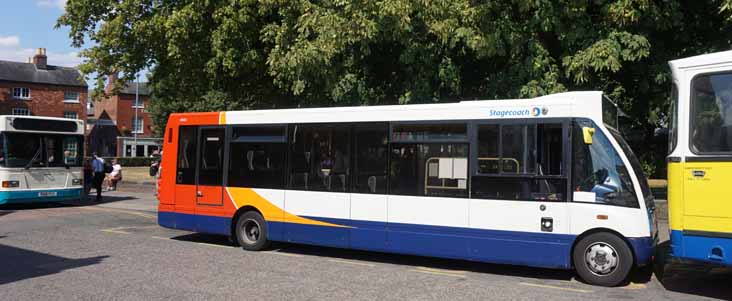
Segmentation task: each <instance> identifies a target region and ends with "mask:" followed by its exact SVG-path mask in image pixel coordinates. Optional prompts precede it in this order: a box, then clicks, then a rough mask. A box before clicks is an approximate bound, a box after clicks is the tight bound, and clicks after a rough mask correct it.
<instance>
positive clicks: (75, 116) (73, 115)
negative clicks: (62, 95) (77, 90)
mask: <svg viewBox="0 0 732 301" xmlns="http://www.w3.org/2000/svg"><path fill="white" fill-rule="evenodd" d="M64 118H68V119H79V113H76V112H64Z"/></svg>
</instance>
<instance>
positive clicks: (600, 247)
mask: <svg viewBox="0 0 732 301" xmlns="http://www.w3.org/2000/svg"><path fill="white" fill-rule="evenodd" d="M619 262H620V257H619V255H618V252H617V251H615V248H613V246H611V245H609V244H607V243H604V242H596V243H593V244H591V245H590V246H588V247H587V249H585V264H586V265H587V267H588V268H589V270H590V272H592V273H593V274H595V275H598V276H606V275H609V274H611V273H612V272H614V271H615V269H616V268H617V267H618V263H619Z"/></svg>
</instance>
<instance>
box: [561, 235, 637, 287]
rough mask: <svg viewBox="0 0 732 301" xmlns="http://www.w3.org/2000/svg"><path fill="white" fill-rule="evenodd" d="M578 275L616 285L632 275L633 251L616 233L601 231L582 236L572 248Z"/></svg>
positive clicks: (603, 283) (591, 280)
mask: <svg viewBox="0 0 732 301" xmlns="http://www.w3.org/2000/svg"><path fill="white" fill-rule="evenodd" d="M572 259H573V262H574V267H575V269H576V270H577V274H578V275H579V276H580V278H582V280H584V281H586V282H587V283H589V284H594V285H600V286H616V285H619V284H621V283H622V282H623V281H625V279H626V278H627V277H628V274H630V271H631V269H632V267H633V253H632V252H631V251H630V248H629V247H628V245H627V244H626V243H625V241H623V240H622V239H621V238H620V237H618V236H617V235H614V234H611V233H606V232H600V233H595V234H591V235H588V236H586V237H584V238H582V239H581V240H580V241H579V242H578V243H577V245H576V246H575V247H574V250H573V251H572Z"/></svg>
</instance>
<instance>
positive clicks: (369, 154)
mask: <svg viewBox="0 0 732 301" xmlns="http://www.w3.org/2000/svg"><path fill="white" fill-rule="evenodd" d="M388 139H389V125H388V124H386V123H384V124H373V125H369V124H366V125H356V127H355V128H354V139H353V141H354V143H355V144H356V145H355V151H356V153H355V154H354V155H355V156H356V158H355V159H356V160H355V164H356V165H355V166H354V174H355V178H354V191H353V192H355V193H379V194H385V193H386V187H387V174H388V167H389V166H388V162H389V148H388V146H389V141H388Z"/></svg>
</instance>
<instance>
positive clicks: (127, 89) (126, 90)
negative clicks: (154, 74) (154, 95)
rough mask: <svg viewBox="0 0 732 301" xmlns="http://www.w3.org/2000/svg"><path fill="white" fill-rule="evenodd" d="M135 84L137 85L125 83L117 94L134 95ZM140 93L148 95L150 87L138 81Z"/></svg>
mask: <svg viewBox="0 0 732 301" xmlns="http://www.w3.org/2000/svg"><path fill="white" fill-rule="evenodd" d="M135 85H137V83H127V85H126V86H124V87H123V88H122V90H120V91H119V94H132V95H135V90H136V89H135ZM140 95H150V87H149V86H148V85H147V83H140Z"/></svg>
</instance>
